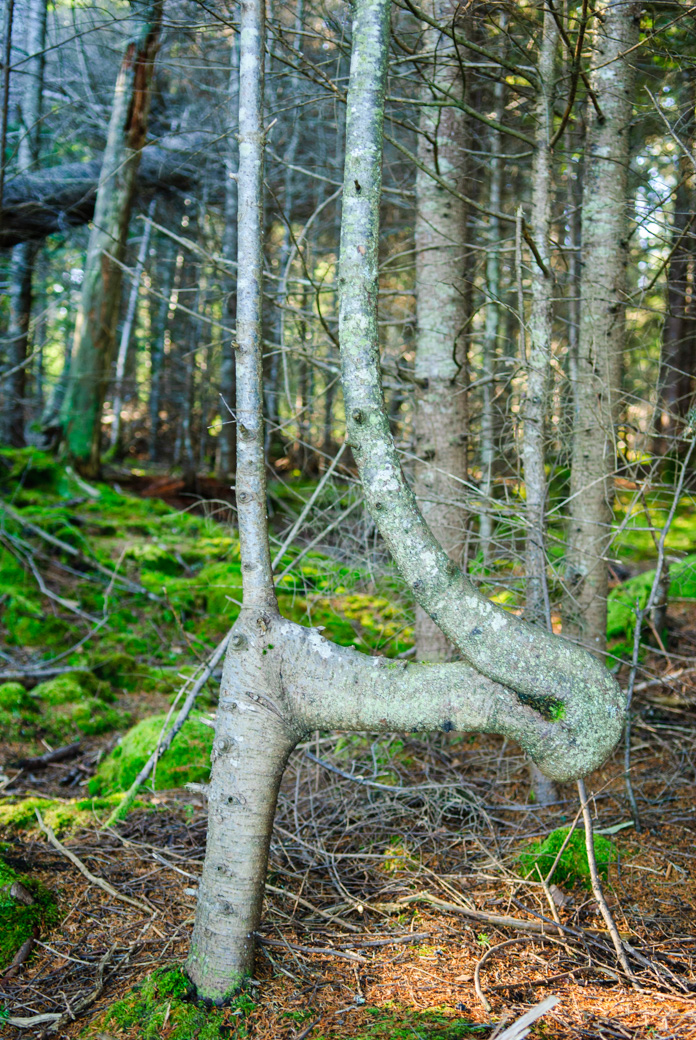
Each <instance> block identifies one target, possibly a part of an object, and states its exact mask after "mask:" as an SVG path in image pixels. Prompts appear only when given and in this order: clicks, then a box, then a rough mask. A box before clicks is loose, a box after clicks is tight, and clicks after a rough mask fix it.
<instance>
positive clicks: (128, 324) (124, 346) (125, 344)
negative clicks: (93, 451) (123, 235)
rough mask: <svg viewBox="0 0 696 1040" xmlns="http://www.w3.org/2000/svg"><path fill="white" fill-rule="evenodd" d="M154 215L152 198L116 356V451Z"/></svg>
mask: <svg viewBox="0 0 696 1040" xmlns="http://www.w3.org/2000/svg"><path fill="white" fill-rule="evenodd" d="M154 215H155V199H152V201H151V202H150V206H149V208H148V211H147V220H146V222H145V227H144V230H143V235H142V238H141V240H140V248H139V249H138V257H137V260H136V262H135V270H134V271H133V281H132V282H131V288H130V293H129V294H128V305H127V307H126V316H125V318H124V321H123V328H122V329H121V339H120V341H119V345H118V356H117V358H116V375H115V378H114V404H113V413H114V421H113V423H112V424H111V432H110V434H109V443H110V446H111V450H112V452H115V453H118V452H119V451H120V447H121V411H122V409H123V390H124V379H125V375H126V367H127V365H128V355H129V352H130V347H131V343H132V340H133V330H134V328H135V317H136V310H137V307H138V295H139V293H140V283H141V282H142V279H143V273H144V271H145V262H146V260H147V251H148V248H149V245H150V235H151V233H152V218H153V217H154Z"/></svg>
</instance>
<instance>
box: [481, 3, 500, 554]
mask: <svg viewBox="0 0 696 1040" xmlns="http://www.w3.org/2000/svg"><path fill="white" fill-rule="evenodd" d="M505 25H506V23H505V22H502V23H501V32H504V30H505ZM493 92H494V98H495V118H496V120H498V121H500V119H501V118H502V109H503V99H504V86H503V81H502V79H501V80H500V81H499V82H497V83H496V84H495V87H494V88H493ZM489 141H490V150H491V159H490V185H489V195H488V203H489V207H490V209H491V211H492V215H491V216H490V217H489V218H488V245H487V248H486V318H485V326H484V332H483V352H482V365H481V378H482V380H483V387H482V390H481V394H482V402H481V440H480V454H481V512H480V516H479V541H480V544H481V555H482V558H483V564H484V566H485V567H487V566H489V565H490V562H491V549H492V540H493V473H494V467H495V458H496V415H495V405H494V401H495V390H496V375H497V369H498V365H497V360H498V357H497V355H498V337H499V334H500V303H499V299H500V220H499V219H498V217H497V216H494V215H493V214H495V213H497V212H499V211H500V199H501V188H502V179H503V161H502V159H501V158H500V155H499V152H500V151H501V150H502V149H501V144H502V142H501V135H500V132H499V131H498V130H491V131H490V134H489Z"/></svg>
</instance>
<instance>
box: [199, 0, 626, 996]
mask: <svg viewBox="0 0 696 1040" xmlns="http://www.w3.org/2000/svg"><path fill="white" fill-rule="evenodd" d="M389 11H390V0H356V2H355V5H354V24H353V57H352V61H351V74H350V87H349V96H348V106H347V107H348V120H347V146H346V166H345V178H344V187H343V216H342V226H341V254H340V275H339V278H340V291H341V303H340V317H339V322H340V338H341V354H342V362H343V370H344V375H343V393H344V398H345V402H346V414H347V417H348V435H349V441H350V444H351V445H352V447H353V450H354V453H355V457H356V460H357V462H358V466H359V469H360V475H361V480H362V483H363V487H364V489H365V493H366V499H367V502H368V505H369V509H370V512H371V515H372V517H373V519H374V520H375V521H376V523H377V524H378V526H379V527H380V530H381V533H382V535H383V536H384V538H385V540H386V541H387V543H388V545H389V546H390V548H391V551H392V555H393V556H394V558H395V560H396V561H397V563H398V565H399V568H400V570H401V571H402V574H403V575H404V576H405V577H406V579H407V580H408V581H409V582H410V584H411V585H412V587H414V591H415V592H416V595H417V597H418V598H419V600H420V602H421V604H422V605H423V606H424V607H427V608H428V611H429V613H430V615H431V617H433V615H435V616H436V617H437V616H438V614H439V612H441V615H442V622H443V626H446V628H447V631H448V634H449V635H451V637H452V640H453V642H454V643H455V644H456V645H457V647H458V648H459V649H460V650H463V651H464V650H466V651H468V654H469V656H471V657H477V663H481V664H484V665H485V666H486V669H487V670H488V671H493V670H495V669H496V668H497V669H498V670H499V671H502V672H504V673H505V675H506V677H507V678H508V679H509V680H510V683H509V684H505V683H501V682H498V681H496V680H495V679H494V678H490V677H487V676H486V675H485V674H482V671H484V669H481V670H477V669H476V668H473V667H472V666H471V665H470V664H465V663H443V664H430V665H426V664H423V665H415V664H408V663H406V662H405V661H390V660H386V659H384V658H377V657H368V656H367V655H362V654H359V653H356V652H355V650H354V649H353V648H343V647H338V646H334V645H332V644H331V643H329V642H328V641H327V640H325V639H324V638H323V636H322V635H321V633H320V632H319V631H318V630H316V629H311V628H303V627H301V626H300V625H297V624H294V623H293V622H290V621H286V620H284V619H283V618H281V617H280V616H279V614H278V609H277V603H276V599H275V594H274V590H273V578H272V572H271V564H270V554H269V544H268V522H267V516H266V494H265V492H266V488H265V467H264V438H263V421H262V414H261V413H262V391H263V370H262V333H261V330H262V321H261V291H262V259H263V249H262V243H261V226H262V224H261V212H262V164H263V98H262V90H263V21H264V5H263V0H242V2H241V61H240V76H241V81H242V83H243V84H244V92H243V95H242V97H241V98H240V169H239V255H240V256H244V259H245V264H244V265H243V266H240V268H239V282H238V289H239V293H238V323H237V328H238V355H237V416H238V423H239V426H238V429H239V436H238V440H237V487H238V492H237V506H238V518H239V533H240V553H241V560H242V585H243V609H242V611H241V613H240V616H239V618H238V620H237V622H236V624H235V626H234V631H233V633H232V635H231V638H230V641H229V646H228V650H227V656H226V661H225V666H224V670H223V681H222V687H221V693H220V701H219V708H218V719H217V725H216V735H215V740H214V744H213V756H212V758H213V763H212V774H211V784H210V787H209V789H208V797H209V814H210V826H209V830H208V841H207V847H206V858H205V864H204V868H203V877H202V881H201V886H200V890H199V899H198V906H197V910H196V924H195V928H194V934H193V939H192V944H191V953H190V957H189V960H188V971H189V973H190V975H191V978H192V980H193V982H194V983H195V985H196V987H197V990H198V993H199V995H200V996H201V997H203V998H205V999H208V1000H212V1001H214V1002H215V1003H224V1002H225V1001H226V1000H229V999H230V998H231V997H232V996H233V995H234V993H235V992H236V991H237V990H238V988H239V987H240V985H241V984H242V982H243V981H244V979H245V978H246V977H248V976H249V975H250V973H251V971H252V969H253V955H254V933H255V931H256V929H257V927H258V924H259V920H260V914H261V905H262V899H263V887H264V882H265V870H266V865H267V860H268V849H269V842H270V834H271V824H272V817H273V811H274V807H275V801H276V795H277V791H278V786H279V783H280V778H281V775H282V771H283V768H284V765H285V762H286V760H287V757H288V755H289V753H290V751H291V749H292V747H293V746H294V745H295V744H296V743H297V742H298V741H299V740H300V739H301V738H302V737H303V735H305V734H307V733H308V732H311V731H312V730H315V729H317V728H328V729H343V730H357V731H364V730H377V731H378V732H390V731H394V730H407V729H413V728H415V729H418V730H435V729H439V730H444V731H445V732H450V731H453V730H459V731H466V730H472V729H474V730H483V731H486V732H491V733H502V734H506V735H508V736H510V737H512V738H513V739H515V740H518V741H519V742H520V743H521V744H522V746H523V747H524V748H525V749H526V750H527V751H528V752H529V753H530V754H531V755H532V756H533V757H534V758H535V760H536V762H537V764H538V765H540V766H541V767H542V768H544V770H545V771H546V772H547V773H548V774H549V775H550V776H554V777H557V778H559V779H568V778H571V777H574V776H577V775H581V774H584V773H585V772H587V771H588V770H589V769H591V768H593V767H594V766H595V765H596V764H598V763H599V762H600V761H602V760H603V758H604V757H605V756H606V754H608V753H609V751H610V750H611V749H612V748H613V746H614V745H615V743H616V741H617V739H618V737H619V735H620V732H621V727H622V701H623V698H622V696H621V693H620V691H619V690H618V687H617V685H616V683H615V681H614V680H613V679H612V677H611V676H610V675H608V674H607V672H606V671H605V669H604V668H603V667H602V666H601V665H600V664H599V663H598V662H597V661H596V660H595V659H594V658H592V657H591V656H590V655H589V654H586V653H585V652H584V651H582V650H579V649H577V648H576V647H573V646H571V645H570V644H568V643H565V642H564V641H563V640H560V639H557V638H556V637H554V636H551V635H549V634H547V633H546V632H545V631H543V630H540V629H534V628H532V627H531V626H528V625H526V624H525V623H524V622H521V621H520V620H519V619H517V618H515V617H514V616H512V615H509V614H506V613H505V612H504V611H502V610H500V609H498V608H494V607H493V605H492V604H489V603H488V601H487V600H485V599H484V597H482V596H480V594H479V593H477V591H476V590H475V589H474V588H473V586H471V585H470V583H468V581H467V580H466V579H465V577H464V576H463V575H461V574H460V572H459V571H458V569H457V568H456V567H455V566H454V565H453V564H452V561H451V560H449V558H448V556H447V554H446V553H445V552H444V550H443V549H442V548H441V547H440V546H439V545H438V544H437V543H436V542H435V541H434V539H433V537H432V533H431V532H430V530H429V528H428V527H427V525H426V524H425V522H424V520H423V517H422V515H421V514H420V512H419V510H418V507H417V505H416V501H415V498H414V496H413V494H412V492H411V490H410V488H409V486H408V484H407V483H406V481H405V478H404V475H403V473H402V471H401V468H400V465H399V461H398V454H397V452H396V448H395V445H394V442H393V439H392V438H391V434H390V432H389V421H388V417H387V415H386V412H385V408H384V397H383V393H382V387H381V382H380V360H379V339H378V327H377V255H378V242H379V200H380V191H381V164H382V124H383V112H384V87H385V80H386V65H387V53H388V40H389ZM472 640H473V641H474V642H473V643H472V642H471V641H472ZM477 647H478V648H477Z"/></svg>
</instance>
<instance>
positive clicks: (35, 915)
mask: <svg viewBox="0 0 696 1040" xmlns="http://www.w3.org/2000/svg"><path fill="white" fill-rule="evenodd" d="M15 881H19V882H21V884H22V885H23V886H24V888H25V889H27V891H28V892H29V893H30V894H31V896H32V897H33V899H34V904H33V906H27V905H26V904H25V903H23V902H21V901H19V900H18V899H15V898H14V896H12V895H11V894H10V889H11V887H12V885H13V884H14V882H15ZM59 921H60V911H59V909H58V906H57V904H56V900H55V898H54V896H53V895H52V894H51V892H49V890H48V889H47V888H46V887H45V886H44V885H42V884H41V883H40V882H39V881H34V880H33V879H32V878H28V877H25V876H24V875H22V874H18V873H17V872H16V871H15V870H13V869H12V867H10V866H8V864H7V863H5V862H4V861H3V860H2V859H0V968H4V967H6V966H7V965H8V964H9V963H10V962H11V961H12V959H13V957H14V955H15V954H16V953H17V951H18V950H19V948H20V947H21V946H22V945H23V944H24V943H25V942H26V941H27V939H29V938H30V937H31V936H32V935H37V934H38V933H39V932H46V931H48V930H49V929H51V928H53V927H55V925H57V924H58V922H59Z"/></svg>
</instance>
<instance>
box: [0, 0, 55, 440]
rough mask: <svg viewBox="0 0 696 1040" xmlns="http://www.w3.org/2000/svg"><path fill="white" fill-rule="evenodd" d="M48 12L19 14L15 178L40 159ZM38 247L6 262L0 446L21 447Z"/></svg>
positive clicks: (28, 246) (42, 6) (34, 0)
mask: <svg viewBox="0 0 696 1040" xmlns="http://www.w3.org/2000/svg"><path fill="white" fill-rule="evenodd" d="M47 9H48V3H47V0H30V3H29V4H28V7H27V8H26V11H25V12H23V13H24V17H25V18H26V29H25V32H26V36H25V41H26V42H25V47H24V49H25V51H26V55H27V57H26V59H25V60H24V61H23V63H22V81H23V85H24V89H23V91H22V107H21V130H20V139H19V147H18V150H17V172H18V173H19V174H22V173H28V172H31V171H32V168H33V167H34V166H35V164H36V162H37V160H38V158H39V143H40V136H41V133H40V131H41V101H42V95H43V77H44V52H45V47H46V15H47ZM3 158H4V150H3ZM0 192H1V189H0ZM0 197H1V195H0ZM38 248H39V247H38V245H37V244H36V243H34V242H22V243H20V244H19V245H16V246H15V247H14V249H13V250H12V259H11V261H10V294H9V295H10V320H9V329H8V340H9V343H8V347H9V349H8V351H7V360H8V363H9V366H10V368H13V369H14V372H13V373H12V375H10V376H9V377H8V379H7V381H6V383H5V386H4V387H3V398H4V404H3V408H2V412H1V414H2V419H1V424H0V441H2V442H3V443H4V444H13V445H15V446H16V447H20V446H21V445H23V444H24V428H25V422H26V416H25V403H26V402H25V396H26V384H27V366H26V364H25V362H26V360H27V357H28V354H29V322H30V320H31V310H32V280H33V274H34V262H35V260H36V255H37V252H38Z"/></svg>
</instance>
